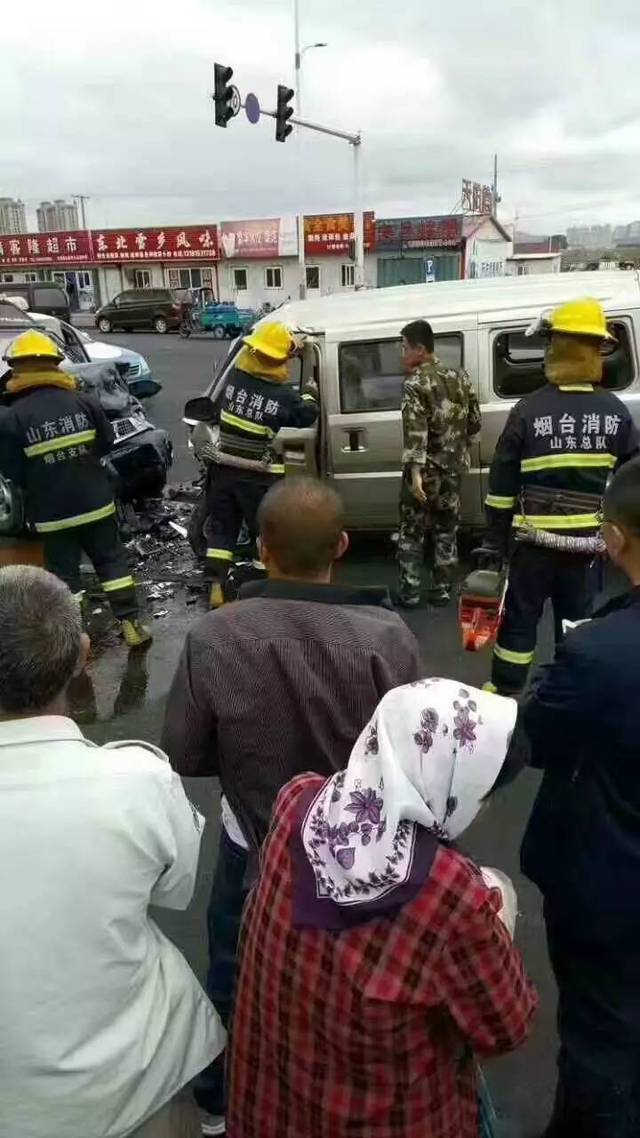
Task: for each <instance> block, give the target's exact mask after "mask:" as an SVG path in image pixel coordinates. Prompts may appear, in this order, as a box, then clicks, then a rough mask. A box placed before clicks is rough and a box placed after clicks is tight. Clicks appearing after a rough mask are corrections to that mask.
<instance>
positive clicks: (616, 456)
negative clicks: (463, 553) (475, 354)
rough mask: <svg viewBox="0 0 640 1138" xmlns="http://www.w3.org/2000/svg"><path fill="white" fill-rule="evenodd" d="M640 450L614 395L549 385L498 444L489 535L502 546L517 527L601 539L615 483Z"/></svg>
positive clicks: (522, 406)
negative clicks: (609, 489) (607, 497)
mask: <svg viewBox="0 0 640 1138" xmlns="http://www.w3.org/2000/svg"><path fill="white" fill-rule="evenodd" d="M639 446H640V439H639V437H638V432H637V431H636V428H635V426H634V424H633V420H632V418H631V415H630V413H629V411H628V409H627V407H626V406H625V404H624V403H622V401H621V400H620V399H618V397H617V396H616V395H614V394H613V393H612V392H610V391H605V390H603V389H602V388H600V387H598V386H596V387H594V386H593V385H592V384H588V383H585V384H580V385H578V384H572V385H571V386H566V387H556V386H554V385H553V384H550V383H548V384H546V385H545V386H544V387H542V388H540V389H539V390H538V391H535V392H533V394H532V395H527V396H526V397H525V398H524V399H521V400H520V402H519V403H517V404H516V406H515V407H514V408H513V410H512V411H511V414H510V415H509V418H508V420H507V423H506V425H505V428H504V430H503V432H502V434H501V436H500V438H499V440H498V444H497V446H496V451H495V454H494V457H493V462H492V464H491V472H490V474H489V492H488V494H487V497H486V500H485V505H486V508H487V522H488V526H489V530H490V531H491V532H492V533H493V535H494V537H496V538H498V539H500V540H501V541H504V539H505V538H506V535H507V533H508V530H509V527H510V526H512V525H513V526H514V527H516V528H517V527H523V526H525V525H526V526H528V527H532V528H533V529H539V530H545V531H548V532H552V533H558V534H569V535H571V534H575V535H581V536H589V534H590V533H591V534H593V533H595V531H596V530H597V529H598V528H599V525H600V521H601V517H600V507H601V501H602V495H603V493H604V489H605V486H606V483H607V479H608V478H609V476H610V474H611V473H612V471H613V470H615V468H616V466H618V464H620V463H622V462H625V461H626V460H627V459H628V458H631V457H632V456H633V455H634V454H636V453H637V451H638V448H639Z"/></svg>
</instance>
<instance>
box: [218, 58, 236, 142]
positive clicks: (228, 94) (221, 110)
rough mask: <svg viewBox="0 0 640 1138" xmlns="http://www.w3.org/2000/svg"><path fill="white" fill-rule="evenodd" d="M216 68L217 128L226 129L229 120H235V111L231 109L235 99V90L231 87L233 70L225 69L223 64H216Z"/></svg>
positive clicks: (230, 68)
mask: <svg viewBox="0 0 640 1138" xmlns="http://www.w3.org/2000/svg"><path fill="white" fill-rule="evenodd" d="M214 68H215V87H214V96H213V101H214V103H215V105H216V126H224V127H226V125H227V123H228V122H229V119H230V118H233V110H232V108H231V100H232V98H233V88H232V87H231V80H232V78H233V68H232V67H225V66H224V64H222V63H216V64H215V65H214Z"/></svg>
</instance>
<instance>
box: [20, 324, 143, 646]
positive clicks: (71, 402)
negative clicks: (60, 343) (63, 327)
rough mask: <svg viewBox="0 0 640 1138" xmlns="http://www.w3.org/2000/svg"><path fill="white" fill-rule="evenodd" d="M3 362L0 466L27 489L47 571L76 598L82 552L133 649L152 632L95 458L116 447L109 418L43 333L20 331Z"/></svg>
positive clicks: (107, 485) (104, 478) (106, 484)
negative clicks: (7, 370)
mask: <svg viewBox="0 0 640 1138" xmlns="http://www.w3.org/2000/svg"><path fill="white" fill-rule="evenodd" d="M4 359H5V360H6V362H7V363H8V364H9V366H10V369H11V374H10V378H9V379H8V381H7V383H6V387H5V404H7V403H8V405H6V406H4V407H2V408H0V471H2V473H3V474H4V475H5V476H6V477H7V478H9V479H10V480H11V482H14V483H15V484H16V485H17V486H19V487H21V488H22V489H23V490H24V494H25V505H26V512H27V517H28V518H29V520H30V521H31V522H32V524H33V526H34V528H35V530H36V532H37V533H38V534H39V535H40V537H41V539H42V544H43V548H44V558H45V565H46V567H47V569H49V570H50V571H51V572H52V573H55V574H56V575H57V576H58V577H60V578H61V579H62V580H63V581H65V582H66V583H67V585H68V586H69V588H70V589H71V591H72V592H73V593H75V594H77V595H79V596H80V595H81V584H80V559H81V555H82V553H83V552H84V553H86V554H87V556H88V557H89V559H90V560H91V561H92V562H93V565H94V568H95V571H96V573H97V575H98V577H99V579H100V582H101V584H102V588H103V589H104V591H105V593H106V595H107V598H108V600H109V603H110V605H111V608H112V610H113V613H114V616H115V617H116V619H117V620H118V621H119V622H120V629H121V632H122V635H123V637H124V639H125V641H126V643H127V645H128V646H129V647H130V648H138V647H140V646H141V645H143V644H146V643H148V642H149V641H150V640H151V638H152V637H151V632H150V630H149V629H148V628H147V627H146V626H145V625H144V624H142V622H141V621H140V619H139V617H138V604H137V600H136V592H135V585H134V580H133V577H132V576H131V574H130V572H129V567H128V564H127V555H126V552H125V550H124V548H123V546H122V544H121V542H120V539H119V536H118V527H117V523H116V508H115V504H114V501H113V491H112V488H111V483H110V481H109V478H108V476H107V473H106V471H105V469H104V468H103V466H102V464H101V463H100V457H101V456H102V455H106V454H107V453H108V452H109V451H110V450H111V448H112V446H113V432H112V429H111V425H110V423H109V420H108V419H107V418H106V416H105V414H104V412H103V410H102V408H101V407H100V405H99V404H98V403H97V401H96V400H94V399H93V398H91V397H90V396H88V395H85V394H83V393H82V392H80V391H78V387H77V383H76V380H75V379H74V377H73V376H72V375H69V374H68V373H66V372H64V371H62V370H61V369H60V367H59V366H58V365H59V364H60V363H61V361H62V360H63V359H64V356H63V355H62V353H61V351H60V350H59V348H58V347H57V345H56V344H55V343H54V341H53V340H52V339H51V338H50V337H49V336H47V335H45V334H44V332H39V331H36V330H30V331H27V332H23V333H22V334H21V335H20V336H18V337H17V338H16V339H15V340H13V342H12V343H11V344H10V346H9V348H8V350H7V352H6V354H5V356H4Z"/></svg>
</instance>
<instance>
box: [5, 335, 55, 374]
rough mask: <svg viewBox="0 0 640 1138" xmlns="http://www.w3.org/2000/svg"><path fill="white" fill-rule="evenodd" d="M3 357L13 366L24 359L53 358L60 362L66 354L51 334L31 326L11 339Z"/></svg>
mask: <svg viewBox="0 0 640 1138" xmlns="http://www.w3.org/2000/svg"><path fill="white" fill-rule="evenodd" d="M3 358H4V359H5V360H6V362H7V363H8V364H10V365H11V366H13V365H15V364H19V363H20V362H21V361H22V360H52V361H54V362H55V363H56V364H59V363H60V361H61V360H63V359H64V354H63V353H62V352H61V351H60V348H59V347H58V345H57V344H56V343H55V342H54V341H53V340H52V339H51V337H50V336H46V335H45V333H44V332H38V331H37V330H36V329H35V328H30V329H29V331H28V332H21V333H20V335H19V336H16V338H15V340H12V341H11V343H10V344H9V347H8V348H7V350H6V352H5V354H4V357H3Z"/></svg>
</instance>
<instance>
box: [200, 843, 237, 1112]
mask: <svg viewBox="0 0 640 1138" xmlns="http://www.w3.org/2000/svg"><path fill="white" fill-rule="evenodd" d="M247 858H248V854H247V852H246V850H243V849H241V847H240V846H237V845H236V844H235V842H232V841H231V838H230V837H229V836H228V834H227V832H226V830H225V828H224V826H223V827H222V829H221V831H220V845H219V847H218V860H217V862H216V869H215V874H214V877H213V884H212V886H211V898H210V900H209V908H208V911H207V925H208V930H209V971H208V972H207V981H206V989H207V995H208V997H209V999H210V1000H211V1002H212V1004H213V1005H214V1007H215V1009H216V1011H217V1012H218V1015H219V1016H220V1019H221V1020H222V1022H223V1024H224V1026H225V1027H226V1028H228V1027H229V1023H230V1021H231V1013H232V1010H233V994H234V987H235V978H236V953H237V949H238V937H239V935H240V922H241V919H242V910H243V908H244V903H245V901H246V899H247V890H246V889H245V885H244V878H245V873H246V868H247ZM224 1068H225V1057H224V1052H223V1053H222V1055H219V1056H218V1058H217V1059H215V1060H214V1061H213V1063H211V1064H210V1065H209V1066H208V1067H206V1068H205V1070H204V1071H202V1072H201V1073H200V1075H199V1076H198V1078H197V1080H196V1083H195V1087H194V1094H195V1098H196V1102H197V1103H198V1106H200V1107H201V1108H202V1110H206V1111H207V1112H208V1113H209V1114H224V1111H225V1070H224Z"/></svg>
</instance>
